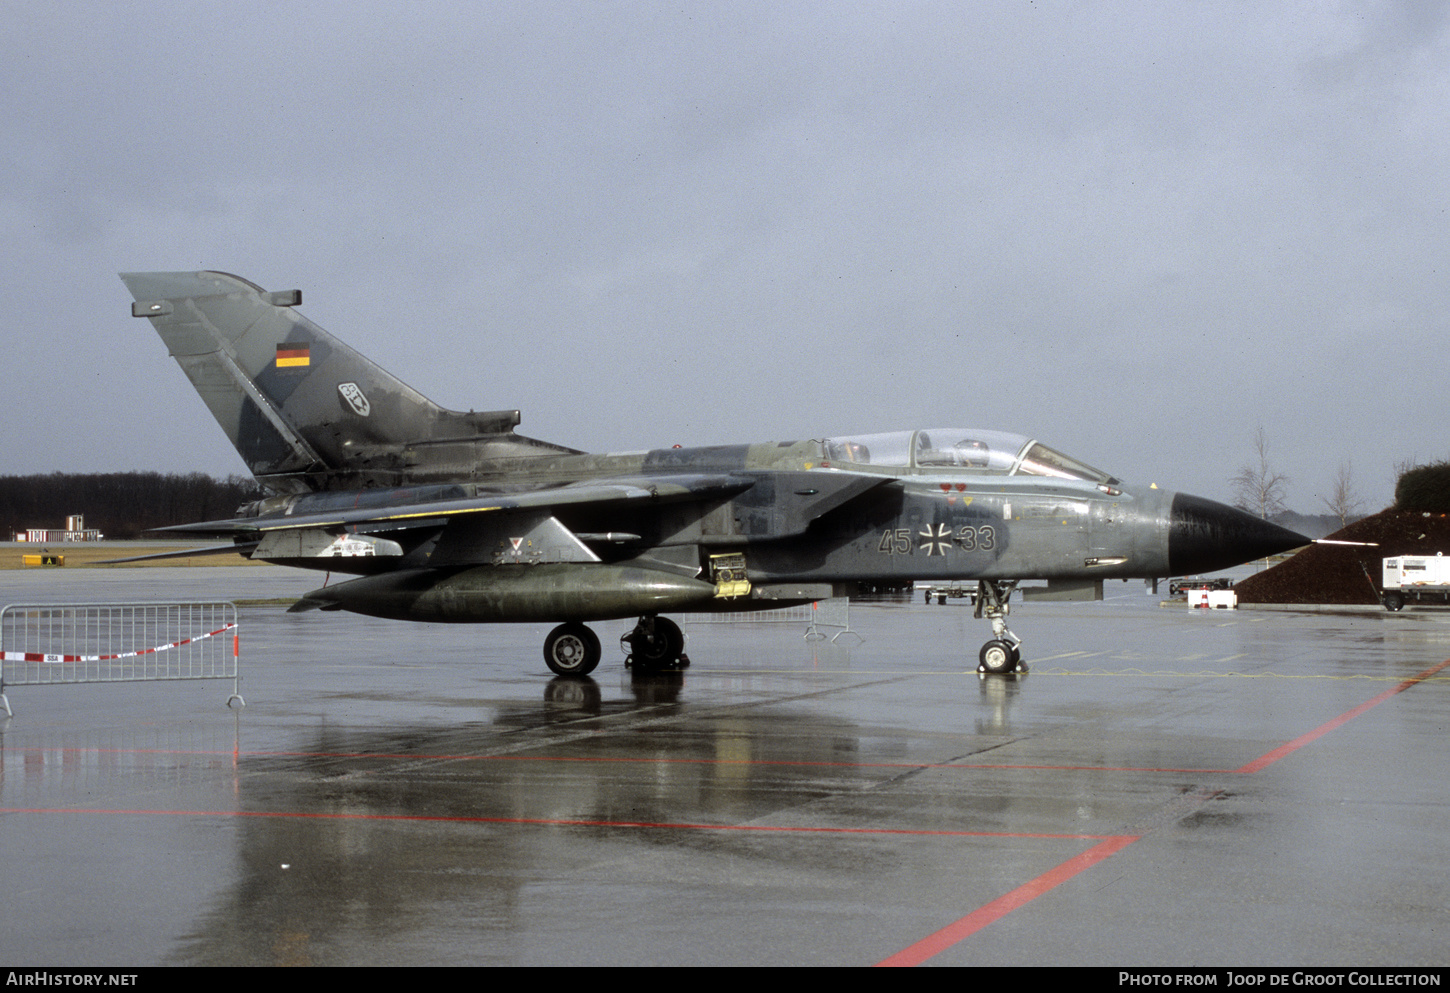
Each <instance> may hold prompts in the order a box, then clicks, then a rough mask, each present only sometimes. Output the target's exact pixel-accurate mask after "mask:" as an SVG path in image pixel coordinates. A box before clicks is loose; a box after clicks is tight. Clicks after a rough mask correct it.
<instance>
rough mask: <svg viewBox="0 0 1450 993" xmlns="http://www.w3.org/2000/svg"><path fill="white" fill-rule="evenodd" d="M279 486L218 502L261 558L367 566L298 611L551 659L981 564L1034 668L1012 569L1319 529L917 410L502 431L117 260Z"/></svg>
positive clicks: (1017, 646)
mask: <svg viewBox="0 0 1450 993" xmlns="http://www.w3.org/2000/svg"><path fill="white" fill-rule="evenodd" d="M121 279H122V280H124V281H125V283H126V286H127V288H128V289H129V290H130V291H131V293H132V295H133V296H134V297H135V300H136V302H135V304H134V305H133V306H132V314H133V315H134V316H136V317H145V318H148V319H149V320H150V321H151V323H152V325H153V326H154V327H155V328H156V330H157V332H158V333H159V334H160V335H161V338H162V340H163V341H164V342H165V343H166V347H167V348H168V349H169V350H170V352H171V355H172V357H173V358H175V359H176V361H177V363H178V364H180V366H181V368H182V370H183V371H185V373H186V375H187V376H188V377H189V378H190V380H191V382H192V385H193V386H195V387H196V390H197V392H199V393H200V394H201V397H202V399H203V400H204V401H205V402H206V405H207V406H208V407H209V408H210V409H211V412H212V414H213V416H215V417H216V419H217V421H218V422H219V423H220V424H221V426H222V429H223V430H224V431H225V432H226V434H227V437H229V438H230V439H231V441H232V443H233V444H234V445H235V446H236V448H237V451H238V452H240V453H241V456H242V459H243V460H244V461H245V462H246V464H247V467H248V468H249V469H250V470H251V472H252V474H253V476H255V477H256V479H257V481H258V482H259V483H261V484H262V486H264V487H265V488H266V489H267V491H268V492H269V493H271V494H272V495H271V496H268V497H266V498H265V499H262V500H258V501H256V502H254V503H250V504H247V505H246V506H243V507H241V508H239V509H238V511H237V516H236V517H234V518H232V519H230V520H224V521H208V522H204V523H199V524H189V525H182V526H180V527H176V528H169V529H166V530H170V531H180V532H185V533H189V534H194V535H198V536H211V537H226V538H230V539H232V541H233V546H231V547H229V548H225V549H223V550H225V551H235V552H239V553H241V554H243V555H245V556H247V557H249V558H252V559H259V560H262V561H266V562H272V563H279V564H282V565H288V566H297V567H301V568H307V569H318V570H327V571H330V572H340V573H348V574H355V575H357V577H358V578H356V579H351V580H349V581H346V582H342V583H336V584H331V585H328V586H326V587H324V588H322V589H318V590H314V591H313V592H311V593H308V594H307V595H306V596H305V597H303V598H302V599H301V600H300V601H298V603H297V604H296V605H295V606H294V607H293V609H294V610H307V609H314V608H315V609H321V610H348V611H353V612H356V613H360V614H370V615H374V616H377V617H388V618H398V619H402V620H414V621H454V622H485V623H487V622H508V621H513V622H518V621H527V622H547V623H557V624H558V626H557V627H555V628H554V629H553V630H552V632H551V633H550V634H549V636H548V638H547V639H546V640H545V642H544V661H545V662H546V663H547V664H548V667H549V668H550V669H551V670H553V671H554V672H555V673H558V674H560V675H572V676H582V675H584V674H586V673H589V672H591V671H592V670H593V669H594V668H595V666H597V665H598V664H599V660H600V645H599V638H598V637H597V636H596V635H595V634H594V632H593V631H592V630H591V629H590V628H589V627H587V626H586V623H585V622H589V621H604V620H611V619H618V618H638V621H637V622H636V624H635V626H634V628H633V630H632V631H631V632H630V633H629V634H627V635H625V637H624V638H623V639H622V643H623V644H625V645H627V646H628V648H627V651H628V652H629V659H628V661H629V662H630V664H632V665H633V666H635V667H636V668H637V669H639V668H646V669H648V668H658V667H666V666H672V665H680V664H682V656H683V654H684V637H683V635H682V634H681V632H680V629H679V626H678V625H676V624H675V623H674V622H673V621H671V620H670V619H669V618H668V617H666V616H664V615H665V614H679V613H689V612H720V611H740V610H760V609H768V608H773V607H784V606H791V605H800V604H807V603H811V602H815V601H820V600H824V599H827V598H831V597H842V596H849V595H850V594H851V593H852V592H853V591H855V590H857V589H858V588H860V587H861V586H863V585H870V586H879V585H883V584H907V583H910V582H912V581H923V580H924V581H928V582H931V583H938V584H946V583H951V582H958V583H960V582H962V581H968V582H971V581H975V583H976V595H975V600H976V616H978V617H986V618H987V619H988V620H989V621H990V622H991V625H992V638H991V640H989V641H988V642H987V643H986V644H985V645H984V646H982V649H981V652H980V655H979V661H980V666H979V668H980V670H981V671H983V672H991V673H1007V672H1013V671H1017V670H1019V668H1023V666H1022V658H1021V639H1019V638H1018V637H1017V636H1016V635H1015V634H1014V633H1013V632H1012V631H1011V630H1010V629H1009V628H1008V626H1007V624H1006V620H1005V618H1006V615H1007V612H1008V600H1009V599H1010V597H1011V595H1012V593H1013V591H1014V590H1015V589H1016V587H1017V585H1018V583H1020V582H1021V581H1023V580H1029V579H1030V580H1046V581H1047V585H1048V591H1049V593H1052V592H1054V591H1056V592H1057V593H1059V594H1061V595H1064V596H1066V597H1068V598H1083V599H1086V598H1094V597H1100V596H1101V590H1102V581H1103V580H1105V579H1127V578H1134V577H1136V578H1152V577H1166V576H1179V575H1185V574H1193V573H1202V572H1208V571H1212V570H1215V569H1220V568H1224V567H1227V566H1231V565H1235V564H1237V563H1240V562H1245V561H1248V560H1250V559H1254V558H1260V557H1263V556H1266V555H1270V554H1273V553H1276V552H1281V551H1286V550H1288V549H1291V548H1296V547H1298V546H1301V545H1304V544H1307V543H1308V542H1309V539H1307V538H1304V537H1303V536H1301V535H1298V534H1295V533H1294V532H1292V531H1289V530H1286V529H1284V528H1281V527H1278V526H1276V525H1274V524H1271V523H1268V522H1266V521H1263V520H1260V519H1259V518H1256V517H1253V516H1251V515H1249V514H1246V513H1244V512H1242V511H1239V510H1236V509H1234V508H1232V507H1229V506H1226V505H1224V504H1221V503H1215V502H1213V501H1211V500H1205V499H1202V498H1200V497H1196V496H1190V495H1188V494H1185V493H1173V492H1167V491H1164V490H1160V489H1157V488H1156V487H1142V486H1130V485H1128V484H1127V483H1124V482H1122V481H1120V480H1118V479H1116V478H1114V477H1113V476H1111V475H1109V474H1108V473H1105V472H1102V471H1100V470H1098V469H1095V468H1093V467H1092V466H1090V465H1087V464H1086V463H1084V462H1080V461H1078V460H1077V459H1075V458H1072V457H1070V456H1067V455H1064V454H1063V453H1061V452H1059V451H1056V450H1054V449H1052V448H1049V447H1048V446H1047V445H1045V444H1043V443H1041V442H1039V441H1037V440H1035V439H1032V438H1028V437H1024V436H1021V435H1016V434H1008V433H1005V432H1002V431H994V430H977V429H972V428H951V427H947V428H937V427H933V428H929V429H919V430H911V431H897V432H891V433H882V434H865V435H850V436H839V437H830V438H813V439H807V440H804V441H781V442H768V443H765V444H755V445H723V446H712V447H705V448H668V449H661V450H656V451H648V452H631V453H623V454H590V453H587V452H582V451H577V450H575V449H572V448H566V447H563V446H561V445H554V444H549V443H547V442H543V441H536V440H534V439H532V438H527V437H524V436H522V435H519V434H517V433H515V431H514V428H515V427H516V426H517V425H518V424H519V412H518V411H517V410H498V411H488V412H482V413H475V412H473V411H469V412H467V413H463V412H460V411H454V410H445V409H444V408H441V407H439V406H437V405H436V404H434V403H432V402H431V401H429V400H428V399H427V398H425V397H424V396H422V395H421V394H419V393H418V392H416V391H415V390H413V389H411V388H410V387H408V386H406V385H405V384H403V383H402V382H400V381H399V380H397V379H396V378H394V377H393V376H392V375H390V374H389V373H388V372H386V371H384V370H383V369H382V368H380V367H379V366H377V365H375V364H374V363H372V362H370V361H369V360H367V359H366V358H364V357H363V356H362V355H360V354H358V353H357V352H356V351H354V350H353V349H352V348H350V347H348V346H347V345H345V344H344V343H343V342H341V341H340V340H338V339H337V338H334V337H333V336H332V335H330V334H328V333H327V332H326V331H324V330H322V328H320V327H318V326H317V325H316V324H313V323H312V322H311V321H309V320H308V319H307V318H305V317H303V316H302V315H301V314H300V313H298V312H297V310H296V309H295V308H296V307H298V306H299V305H300V304H301V302H302V294H301V292H300V291H298V290H286V291H281V292H270V293H269V292H267V291H266V290H264V289H262V288H261V287H260V286H257V285H256V284H254V283H250V282H248V281H247V280H245V279H240V278H238V277H236V276H232V275H228V274H226V273H222V272H154V273H123V274H122V275H121Z"/></svg>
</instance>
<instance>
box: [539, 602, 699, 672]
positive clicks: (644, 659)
mask: <svg viewBox="0 0 1450 993" xmlns="http://www.w3.org/2000/svg"><path fill="white" fill-rule="evenodd" d="M619 647H620V648H622V649H623V650H624V652H625V655H626V658H625V660H624V664H625V665H628V666H632V667H633V668H634V670H635V672H653V671H655V670H656V669H668V668H680V669H683V668H684V667H685V666H687V665H689V664H690V659H689V656H687V655H686V654H685V634H684V632H683V631H681V630H680V626H679V625H678V624H676V623H675V622H674V621H672V620H670V619H669V618H668V617H657V616H655V615H653V614H646V615H645V616H644V617H641V618H640V619H639V622H638V623H637V624H635V626H634V630H632V631H630V632H628V633H627V634H625V635H624V636H623V637H621V638H620V639H619ZM600 654H601V652H600V648H599V636H598V635H596V634H595V633H594V632H593V631H591V630H590V629H589V628H588V627H586V626H585V625H583V624H580V623H578V622H577V621H571V622H570V623H568V624H560V625H559V626H558V627H556V628H555V629H554V630H552V631H550V632H549V636H548V637H547V638H545V639H544V663H545V664H546V665H547V666H548V667H549V669H550V670H551V671H552V672H554V673H557V674H558V675H560V676H587V675H589V674H590V673H591V672H593V671H594V670H595V668H596V667H597V666H598V665H599V657H600Z"/></svg>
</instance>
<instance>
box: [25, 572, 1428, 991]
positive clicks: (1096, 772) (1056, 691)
mask: <svg viewBox="0 0 1450 993" xmlns="http://www.w3.org/2000/svg"><path fill="white" fill-rule="evenodd" d="M218 571H219V572H224V571H228V570H218ZM247 571H251V570H247ZM263 571H270V570H263ZM200 572H203V570H198V571H197V573H198V574H199V573H200ZM192 575H194V574H191V573H188V579H191V577H192ZM77 576H78V577H82V578H76V577H68V579H67V582H68V584H69V586H70V588H71V592H72V593H74V594H75V595H76V596H77V598H80V597H82V596H87V595H90V594H89V593H88V591H87V590H86V588H85V585H84V581H83V574H77ZM147 581H149V577H148V580H147ZM263 581H264V582H265V580H263ZM0 582H3V581H0ZM1125 590H1126V591H1127V593H1128V594H1129V595H1124V596H1122V597H1120V598H1119V599H1116V600H1109V601H1107V602H1105V603H1097V604H1084V605H1074V604H1046V605H1041V606H1034V607H1033V608H1031V609H1032V611H1033V616H1034V621H1035V622H1036V623H1037V624H1038V626H1039V629H1040V630H1041V632H1042V635H1041V642H1042V645H1043V653H1042V661H1040V662H1039V663H1038V665H1037V666H1036V667H1035V671H1034V672H1033V673H1032V674H1031V675H1030V676H1026V677H1022V678H1020V679H1018V680H1011V681H1009V680H1004V679H1001V678H989V679H986V680H983V679H982V678H981V677H979V676H978V675H977V674H976V673H975V672H974V671H971V670H970V669H967V668H966V667H965V666H963V665H962V663H961V660H960V659H954V658H953V656H954V649H955V646H957V645H959V644H960V633H961V631H962V630H966V629H968V626H969V625H971V624H972V620H971V618H970V609H969V608H967V609H961V608H956V607H954V606H948V607H945V608H942V607H937V606H923V605H921V604H917V603H914V602H913V603H904V602H903V603H899V604H890V605H887V604H883V605H876V606H868V607H862V608H860V609H859V610H858V611H857V612H856V613H855V615H854V617H853V621H854V626H855V627H856V629H857V630H859V631H861V632H862V633H863V634H864V636H865V639H866V640H865V641H864V643H862V644H859V645H849V646H848V645H831V644H829V643H825V644H822V643H808V642H804V641H803V640H802V639H801V637H800V634H801V632H800V630H799V628H798V627H795V626H788V625H781V624H718V625H700V626H696V627H691V628H689V629H688V631H689V633H690V637H691V645H692V647H695V646H698V647H699V649H700V651H699V652H698V653H696V657H697V658H698V659H700V660H701V661H697V662H696V664H695V665H694V666H692V667H691V668H690V669H688V670H686V671H684V672H675V673H665V674H649V675H643V674H641V675H632V674H627V673H619V674H618V676H617V678H615V679H599V680H594V679H590V680H587V681H581V680H574V681H570V682H569V683H568V684H567V685H565V684H563V683H560V682H551V681H549V680H548V679H547V678H545V677H542V676H541V675H539V674H536V673H531V672H528V671H521V670H520V669H519V668H518V666H517V665H516V663H517V661H518V659H519V658H523V657H531V656H532V655H533V654H534V652H536V651H537V646H536V645H535V644H534V641H535V640H536V632H535V631H533V630H530V629H529V628H528V627H527V626H520V627H518V628H511V627H501V628H497V629H492V630H490V631H489V636H488V637H487V638H484V639H477V638H472V637H470V636H469V634H468V629H460V628H450V627H443V626H438V627H430V626H408V625H401V624H393V623H392V622H386V621H374V620H368V619H361V620H360V619H358V618H336V619H334V618H329V617H326V616H324V617H322V618H321V619H318V618H316V617H313V618H302V619H299V618H297V617H296V616H295V615H288V614H286V613H283V612H282V611H281V610H280V609H278V608H275V607H271V608H260V607H252V608H246V607H244V608H243V639H244V646H245V647H244V649H243V654H244V686H245V688H246V691H247V698H248V703H249V706H248V707H247V708H246V709H245V710H243V711H230V712H229V711H227V710H226V708H225V707H224V706H223V704H222V698H223V697H224V696H225V693H219V692H217V691H216V688H215V687H211V688H207V687H203V686H197V685H176V684H172V685H160V686H157V685H153V686H141V685H137V686H73V687H59V688H33V689H27V690H25V691H24V695H23V696H21V695H19V693H17V700H16V702H17V708H16V709H17V716H16V717H15V718H14V719H13V720H12V721H10V722H8V723H6V724H5V725H3V733H0V745H3V755H0V759H3V761H0V777H3V778H0V808H3V812H0V840H3V842H4V844H5V845H6V847H7V850H8V851H10V852H12V853H20V857H16V858H13V859H12V860H10V865H9V867H8V870H7V883H8V892H7V899H6V900H5V901H3V903H0V906H3V909H0V954H3V955H5V956H7V957H8V958H10V959H11V960H24V961H26V962H35V963H41V964H46V963H53V964H65V965H79V964H108V965H115V964H118V963H130V964H137V965H145V964H157V963H171V964H281V963H294V964H302V963H312V964H436V963H457V964H499V965H502V964H509V965H517V964H584V963H589V964H596V965H611V964H632V965H638V964H699V965H711V964H725V965H730V964H734V965H741V964H804V963H812V964H815V963H822V964H872V963H877V962H887V961H892V962H898V961H930V962H932V963H936V964H1023V963H1040V964H1111V965H1122V964H1123V963H1133V964H1143V965H1147V964H1154V963H1163V964H1215V965H1222V964H1224V963H1236V964H1243V965H1251V964H1265V965H1269V964H1272V965H1283V964H1285V963H1289V964H1320V965H1324V964H1336V963H1342V964H1346V965H1356V966H1364V965H1375V964H1398V965H1404V964H1433V963H1434V962H1436V961H1438V960H1440V959H1441V958H1442V957H1443V947H1442V942H1441V941H1440V940H1439V938H1438V937H1437V936H1438V935H1439V934H1440V933H1441V932H1439V931H1438V930H1437V927H1438V924H1439V918H1440V916H1442V909H1441V908H1443V906H1444V905H1445V902H1446V898H1447V896H1450V888H1447V884H1446V883H1445V882H1443V880H1441V879H1440V878H1439V876H1438V874H1435V873H1426V872H1425V871H1424V866H1425V865H1426V864H1434V862H1435V860H1436V859H1437V858H1438V855H1437V853H1438V852H1439V851H1440V849H1441V848H1443V843H1444V827H1443V825H1444V824H1445V823H1446V822H1447V821H1446V814H1447V810H1446V806H1447V803H1446V801H1445V800H1444V798H1443V796H1442V795H1441V792H1442V791H1441V787H1440V784H1441V782H1442V781H1443V768H1441V766H1442V764H1443V763H1441V762H1440V760H1439V758H1438V756H1439V754H1440V750H1439V747H1438V744H1439V728H1441V727H1442V726H1443V722H1442V721H1441V720H1440V714H1441V713H1442V711H1443V701H1442V698H1443V694H1444V692H1445V686H1446V683H1445V682H1444V676H1443V673H1433V672H1430V670H1432V669H1434V668H1435V667H1436V666H1437V665H1439V664H1440V662H1441V660H1444V659H1445V658H1446V657H1447V656H1450V624H1445V623H1443V622H1442V621H1441V620H1440V619H1439V618H1437V617H1434V616H1432V615H1428V614H1421V615H1419V616H1414V615H1389V614H1386V613H1385V612H1383V611H1379V612H1377V613H1375V614H1366V615H1362V616H1353V615H1350V616H1332V617H1316V616H1306V615H1270V614H1253V613H1248V612H1239V613H1227V612H1214V613H1212V614H1209V613H1207V612H1199V613H1197V614H1195V613H1191V612H1188V611H1185V610H1183V609H1181V608H1174V609H1168V610H1160V609H1158V607H1157V606H1156V603H1157V601H1156V599H1155V598H1147V597H1144V596H1143V595H1142V592H1141V588H1136V587H1126V588H1125ZM4 592H5V591H3V590H0V594H3V593H4ZM90 598H92V599H94V598H96V597H94V596H93V595H91V596H90ZM14 599H28V600H34V599H36V597H34V595H33V594H28V595H27V596H25V597H16V598H14ZM704 660H710V661H708V662H707V661H704ZM1426 673H1430V674H1429V675H1424V674H1426ZM1417 676H1424V678H1422V679H1419V680H1416V678H1415V677H1417ZM1372 702H1374V703H1376V705H1375V706H1373V707H1366V704H1369V703H1372ZM1336 722H1338V723H1336ZM1290 746H1294V747H1293V748H1292V749H1290ZM1285 749H1290V750H1289V751H1286V750H1285ZM1366 838H1373V839H1374V843H1373V844H1365V843H1364V840H1365V839H1366ZM1328 865H1332V866H1333V867H1334V871H1333V872H1332V873H1330V872H1325V869H1324V867H1325V866H1328ZM1026 890H1030V891H1031V892H1030V894H1029V893H1026V892H1024V891H1026ZM1189 894H1191V898H1190V897H1189V896H1188V895H1189ZM1108 921H1110V922H1112V923H1111V925H1110V926H1105V924H1104V922H1108ZM943 934H945V935H946V937H942V935H943Z"/></svg>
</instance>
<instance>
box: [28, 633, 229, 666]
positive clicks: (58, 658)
mask: <svg viewBox="0 0 1450 993" xmlns="http://www.w3.org/2000/svg"><path fill="white" fill-rule="evenodd" d="M234 627H236V625H235V624H228V625H226V626H225V627H220V628H217V629H216V630H215V631H208V632H207V633H206V634H199V635H197V636H196V637H195V638H186V639H183V640H182V641H173V642H172V643H171V644H169V645H157V646H156V647H155V648H142V649H139V650H137V651H134V652H120V653H118V654H116V655H51V654H49V653H46V652H0V659H3V660H4V661H6V662H110V661H112V660H114V659H134V658H137V657H139V656H142V655H154V654H156V653H157V652H164V651H166V650H167V649H170V648H180V647H181V646H182V645H190V644H191V643H192V642H194V641H205V640H206V639H207V638H215V637H216V636H217V635H219V634H226V633H227V632H228V631H230V630H231V629H232V628H234ZM238 648H239V646H238V645H237V640H236V638H233V639H232V654H233V655H235V654H237V652H238Z"/></svg>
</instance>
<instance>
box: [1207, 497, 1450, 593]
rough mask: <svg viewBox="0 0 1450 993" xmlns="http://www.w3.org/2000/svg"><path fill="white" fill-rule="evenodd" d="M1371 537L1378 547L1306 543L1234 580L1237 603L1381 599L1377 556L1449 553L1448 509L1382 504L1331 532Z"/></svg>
mask: <svg viewBox="0 0 1450 993" xmlns="http://www.w3.org/2000/svg"><path fill="white" fill-rule="evenodd" d="M1329 538H1330V539H1332V540H1336V541H1373V542H1378V543H1379V547H1378V548H1355V547H1353V546H1342V545H1310V546H1309V547H1308V548H1306V549H1304V550H1303V551H1301V552H1299V553H1298V554H1297V555H1295V556H1294V557H1293V558H1290V559H1288V560H1287V561H1284V562H1281V563H1279V564H1278V565H1276V566H1274V567H1272V568H1270V569H1265V570H1264V571H1263V572H1261V573H1259V574H1258V575H1257V576H1250V577H1249V578H1248V579H1245V580H1242V581H1240V582H1238V583H1236V584H1234V592H1236V593H1237V594H1238V599H1239V602H1240V603H1342V604H1361V603H1362V604H1377V603H1379V602H1380V588H1379V587H1380V575H1381V571H1382V570H1381V568H1380V560H1381V559H1384V558H1389V557H1391V556H1394V555H1434V554H1435V553H1436V552H1445V553H1447V554H1450V515H1447V514H1430V513H1424V512H1422V511H1418V510H1411V511H1400V510H1393V509H1391V510H1384V511H1381V512H1380V513H1378V514H1375V515H1373V516H1372V517H1366V518H1364V519H1363V520H1359V521H1355V522H1354V523H1353V524H1351V525H1349V527H1346V528H1340V529H1339V530H1338V531H1336V532H1334V533H1333V534H1331V535H1330V536H1329Z"/></svg>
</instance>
